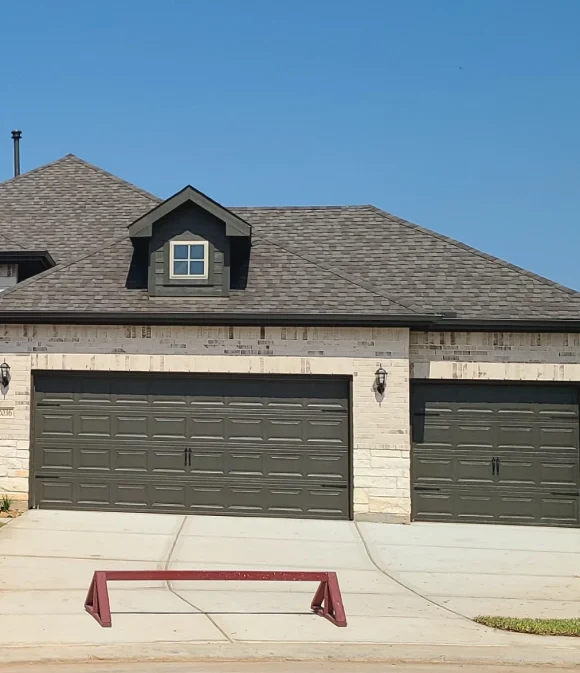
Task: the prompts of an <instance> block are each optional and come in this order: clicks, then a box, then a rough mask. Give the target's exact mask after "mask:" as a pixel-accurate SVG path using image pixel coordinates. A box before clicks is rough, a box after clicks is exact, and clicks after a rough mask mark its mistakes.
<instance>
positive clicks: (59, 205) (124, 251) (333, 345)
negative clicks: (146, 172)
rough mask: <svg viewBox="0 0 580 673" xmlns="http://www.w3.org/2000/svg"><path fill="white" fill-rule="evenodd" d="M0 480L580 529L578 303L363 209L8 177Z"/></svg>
mask: <svg viewBox="0 0 580 673" xmlns="http://www.w3.org/2000/svg"><path fill="white" fill-rule="evenodd" d="M0 289H1V290H2V292H1V293H0V341H1V344H0V365H1V366H0V374H1V380H2V396H0V418H1V423H2V424H1V428H2V437H1V439H0V494H1V493H8V494H10V496H11V497H13V498H16V499H18V500H20V501H21V503H22V505H25V504H26V503H27V504H28V506H30V507H41V508H59V509H90V510H113V511H131V512H139V511H154V512H183V513H192V514H196V513H198V514H229V515H232V514H239V515H257V516H278V517H311V518H321V519H350V518H353V517H354V518H358V519H366V520H376V521H400V522H408V521H410V520H422V521H467V522H496V523H497V522H500V523H511V524H532V525H547V526H578V525H579V433H578V428H579V418H578V411H579V399H578V392H579V389H580V294H579V293H577V292H575V291H573V290H571V289H568V288H566V287H562V286H560V285H558V284H556V283H554V282H551V281H549V280H546V279H545V278H541V277H539V276H537V275H535V274H533V273H530V272H528V271H525V270H523V269H520V268H517V267H515V266H513V265H511V264H508V263H506V262H503V261H501V260H499V259H495V258H493V257H491V256H489V255H486V254H484V253H482V252H480V251H478V250H474V249H473V248H470V247H468V246H466V245H463V244H462V243H459V242H457V241H454V240H451V239H449V238H446V237H444V236H441V235H439V234H437V233H434V232H432V231H429V230H427V229H423V228H421V227H419V226H416V225H414V224H411V223H409V222H406V221H405V220H402V219H400V218H398V217H394V216H393V215H390V214H388V213H386V212H384V211H382V210H379V209H378V208H375V207H373V206H345V207H312V208H303V207H302V208H292V207H284V208H270V207H268V208H226V207H224V206H222V205H220V204H219V203H216V202H215V201H213V200H212V199H211V198H210V197H208V196H206V195H204V194H202V193H201V192H199V191H197V190H196V189H194V188H193V187H190V186H187V187H185V188H184V189H181V190H180V191H177V192H176V193H175V195H174V196H172V197H171V198H169V199H167V200H165V201H163V200H161V199H159V198H157V197H156V196H154V195H152V194H149V193H147V192H146V191H143V190H142V189H139V188H137V187H135V186H133V185H131V184H129V183H127V182H125V181H123V180H121V179H119V178H117V177H115V176H113V175H111V174H109V173H107V172H105V171H104V170H101V169H100V168H97V167H96V166H93V165H91V164H89V163H86V162H85V161H82V160H81V159H79V158H77V157H75V156H73V155H67V156H65V157H64V158H62V159H59V160H58V161H55V162H54V163H51V164H48V165H46V166H43V167H40V168H37V169H35V170H32V171H30V172H29V173H25V174H23V175H19V176H17V177H15V178H13V179H10V180H8V181H7V182H4V183H2V184H0Z"/></svg>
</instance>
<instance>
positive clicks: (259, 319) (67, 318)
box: [0, 311, 435, 329]
mask: <svg viewBox="0 0 580 673" xmlns="http://www.w3.org/2000/svg"><path fill="white" fill-rule="evenodd" d="M434 317H435V316H432V315H390V316H384V315H369V316H364V315H351V314H344V315H341V314H338V315H319V314H316V315H307V314H304V313H300V314H295V313H284V314H282V313H280V314H276V315H273V314H272V313H249V314H241V313H234V314H230V313H223V314H217V313H146V312H142V313H139V312H135V311H119V312H115V313H113V312H100V313H97V312H92V311H0V323H4V324H69V325H144V324H147V325H239V326H253V325H271V326H317V325H321V326H322V325H324V326H329V327H331V326H332V327H346V326H351V327H352V326H357V327H410V326H414V327H415V329H421V328H427V327H428V326H429V325H430V324H431V323H432V321H433V319H434Z"/></svg>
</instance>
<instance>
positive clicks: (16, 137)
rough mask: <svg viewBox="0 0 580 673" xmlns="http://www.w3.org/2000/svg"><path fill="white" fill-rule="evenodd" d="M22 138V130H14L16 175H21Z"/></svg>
mask: <svg viewBox="0 0 580 673" xmlns="http://www.w3.org/2000/svg"><path fill="white" fill-rule="evenodd" d="M20 138H22V131H12V140H13V141H14V177H16V176H17V175H20Z"/></svg>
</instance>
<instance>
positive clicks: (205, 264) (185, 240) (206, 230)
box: [129, 186, 252, 297]
mask: <svg viewBox="0 0 580 673" xmlns="http://www.w3.org/2000/svg"><path fill="white" fill-rule="evenodd" d="M251 231H252V230H251V227H250V225H249V224H248V223H247V222H245V221H244V220H242V219H241V218H240V217H238V216H237V215H234V213H232V212H231V211H229V210H228V209H227V208H224V207H223V206H221V205H220V204H219V203H216V202H215V201H213V200H212V199H210V198H209V197H207V196H206V195H205V194H202V193H201V192H199V191H198V190H197V189H194V188H193V187H191V186H187V187H185V188H184V189H182V190H181V191H180V192H177V194H174V195H173V196H172V197H170V198H169V199H167V200H166V201H164V202H163V203H161V204H159V205H158V206H156V207H155V208H154V209H153V210H151V211H150V212H148V213H147V214H145V215H143V216H142V217H140V218H139V219H138V220H136V221H135V222H133V224H131V225H130V226H129V235H130V236H131V238H132V239H134V243H137V241H136V240H135V239H147V240H148V260H149V268H148V276H147V286H148V289H149V294H150V295H151V296H152V297H184V296H188V297H227V296H228V295H229V292H230V288H231V287H232V282H234V283H235V282H236V279H235V278H232V261H234V262H235V264H234V271H235V268H237V266H238V265H239V261H240V259H241V260H242V264H243V262H244V261H245V262H246V263H247V259H245V260H244V259H243V258H244V257H246V258H247V257H248V256H249V249H250V242H251Z"/></svg>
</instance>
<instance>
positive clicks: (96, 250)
mask: <svg viewBox="0 0 580 673" xmlns="http://www.w3.org/2000/svg"><path fill="white" fill-rule="evenodd" d="M127 238H129V235H128V234H127V233H123V235H122V236H118V237H117V238H115V239H113V240H109V241H107V243H105V244H104V245H102V244H101V245H99V247H94V248H91V249H90V250H89V251H88V252H83V254H82V255H78V256H77V257H75V258H74V259H71V260H69V261H67V262H65V263H63V264H57V265H56V266H53V267H51V268H50V269H47V270H46V271H43V272H42V273H38V274H36V276H32V277H31V278H27V279H26V280H24V281H22V282H21V283H16V285H13V286H12V287H10V288H8V289H7V290H4V292H2V293H0V306H2V299H3V298H4V297H6V296H8V295H10V294H14V293H15V292H18V290H20V289H21V288H25V287H29V286H30V285H33V284H34V283H36V282H37V281H39V280H44V279H45V278H46V277H47V276H52V274H54V273H58V272H60V271H64V270H65V269H68V268H69V266H72V265H73V264H77V263H78V262H82V261H83V260H84V259H87V258H88V257H92V256H93V255H96V254H98V253H99V252H102V251H103V250H106V249H107V248H110V247H112V246H114V245H117V243H120V242H121V241H124V240H125V239H127Z"/></svg>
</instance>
